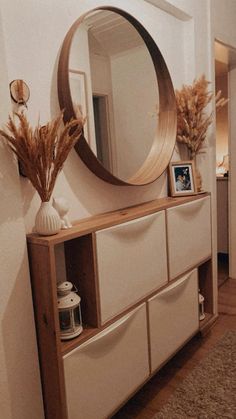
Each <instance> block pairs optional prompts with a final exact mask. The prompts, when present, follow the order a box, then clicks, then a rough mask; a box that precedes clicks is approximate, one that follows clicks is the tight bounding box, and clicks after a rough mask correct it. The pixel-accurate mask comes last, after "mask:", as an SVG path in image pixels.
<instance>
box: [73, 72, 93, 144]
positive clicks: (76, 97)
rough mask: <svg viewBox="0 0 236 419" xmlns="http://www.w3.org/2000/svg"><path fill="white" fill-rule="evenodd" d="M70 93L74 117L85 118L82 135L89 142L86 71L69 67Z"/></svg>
mask: <svg viewBox="0 0 236 419" xmlns="http://www.w3.org/2000/svg"><path fill="white" fill-rule="evenodd" d="M69 84H70V93H71V99H72V103H73V108H74V113H75V115H76V117H81V116H82V117H83V118H86V122H85V124H84V127H83V129H84V137H85V138H86V140H87V142H88V143H89V144H90V137H89V120H88V95H87V80H86V73H85V72H84V71H80V70H73V69H69Z"/></svg>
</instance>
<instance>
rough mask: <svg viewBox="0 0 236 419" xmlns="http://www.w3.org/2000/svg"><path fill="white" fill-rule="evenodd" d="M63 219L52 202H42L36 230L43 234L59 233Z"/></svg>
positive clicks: (37, 216)
mask: <svg viewBox="0 0 236 419" xmlns="http://www.w3.org/2000/svg"><path fill="white" fill-rule="evenodd" d="M60 229H61V219H60V217H59V214H58V212H57V211H56V210H55V208H53V206H52V204H51V203H50V202H42V203H41V205H40V208H39V210H38V212H37V214H36V218H35V231H36V232H37V233H38V234H41V235H42V236H50V235H53V234H57V233H58V232H59V230H60Z"/></svg>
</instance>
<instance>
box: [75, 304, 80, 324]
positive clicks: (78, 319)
mask: <svg viewBox="0 0 236 419" xmlns="http://www.w3.org/2000/svg"><path fill="white" fill-rule="evenodd" d="M74 322H75V327H76V326H80V325H81V314H80V306H78V307H75V309H74Z"/></svg>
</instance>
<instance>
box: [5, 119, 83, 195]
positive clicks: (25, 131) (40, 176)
mask: <svg viewBox="0 0 236 419" xmlns="http://www.w3.org/2000/svg"><path fill="white" fill-rule="evenodd" d="M15 115H16V117H17V118H18V121H17V123H15V122H14V120H13V118H12V117H11V116H9V120H8V123H7V124H6V127H5V129H1V130H0V136H1V137H2V139H4V140H5V141H6V143H7V144H8V146H9V147H10V149H11V150H12V151H13V152H14V153H15V155H16V156H17V157H18V159H19V161H20V164H21V167H22V169H23V171H24V174H25V175H26V176H27V177H28V179H29V180H30V181H31V183H32V185H33V186H34V187H35V189H36V190H37V192H38V194H39V196H40V198H41V200H42V202H48V201H49V200H50V198H51V195H52V191H53V188H54V186H55V182H56V179H57V175H58V174H59V172H60V171H61V169H62V167H63V164H64V162H65V160H66V158H67V156H68V154H69V152H70V150H71V149H72V148H73V147H74V145H75V143H76V142H77V141H78V139H79V137H80V135H81V132H82V127H83V124H84V119H83V118H78V119H74V120H71V121H70V122H68V123H66V124H65V125H64V127H62V121H63V113H62V112H61V113H60V115H59V116H58V117H56V118H55V119H53V120H52V121H50V122H48V123H47V124H46V125H43V126H40V125H39V124H38V125H37V126H36V128H35V129H33V128H32V127H31V126H30V124H29V122H28V120H27V117H26V116H25V114H24V113H16V114H15Z"/></svg>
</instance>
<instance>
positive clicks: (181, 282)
mask: <svg viewBox="0 0 236 419" xmlns="http://www.w3.org/2000/svg"><path fill="white" fill-rule="evenodd" d="M192 273H193V271H191V272H189V273H188V274H187V275H185V276H183V277H182V278H180V279H179V280H178V281H176V282H174V283H173V284H172V285H170V286H169V287H167V288H165V289H164V290H163V291H161V292H160V293H159V294H158V295H157V296H156V297H165V296H166V297H167V296H170V295H172V294H174V293H175V292H176V291H178V290H179V289H180V288H181V287H183V286H184V285H186V283H187V281H188V280H189V278H190V277H191V275H192ZM154 298H155V297H154Z"/></svg>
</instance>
